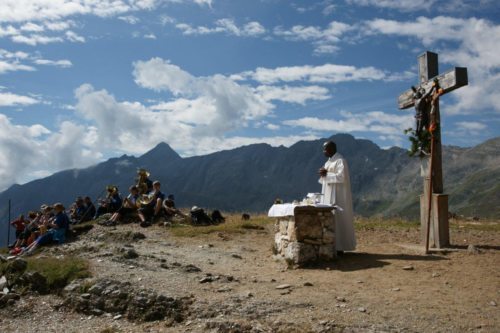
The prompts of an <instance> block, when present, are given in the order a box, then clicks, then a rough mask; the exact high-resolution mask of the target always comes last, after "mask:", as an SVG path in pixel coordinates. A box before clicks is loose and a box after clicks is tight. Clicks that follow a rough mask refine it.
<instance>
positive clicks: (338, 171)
mask: <svg viewBox="0 0 500 333" xmlns="http://www.w3.org/2000/svg"><path fill="white" fill-rule="evenodd" d="M324 168H325V169H326V170H327V174H326V176H325V177H320V179H319V183H320V184H321V185H322V188H321V193H322V194H323V203H324V204H330V205H337V206H339V207H340V209H337V210H336V211H335V242H336V249H337V251H353V250H355V249H356V236H355V235H354V223H353V220H354V214H353V211H352V194H351V181H350V178H349V167H348V166H347V162H346V160H345V159H344V158H343V157H342V155H340V154H339V153H335V155H333V156H332V157H330V158H329V159H328V161H326V163H325V166H324Z"/></svg>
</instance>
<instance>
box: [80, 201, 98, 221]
mask: <svg viewBox="0 0 500 333" xmlns="http://www.w3.org/2000/svg"><path fill="white" fill-rule="evenodd" d="M83 204H84V206H85V212H84V213H83V216H82V218H81V221H82V222H87V221H90V220H92V218H93V217H94V216H95V214H96V209H95V206H94V203H93V202H92V199H90V197H89V196H87V197H85V198H83Z"/></svg>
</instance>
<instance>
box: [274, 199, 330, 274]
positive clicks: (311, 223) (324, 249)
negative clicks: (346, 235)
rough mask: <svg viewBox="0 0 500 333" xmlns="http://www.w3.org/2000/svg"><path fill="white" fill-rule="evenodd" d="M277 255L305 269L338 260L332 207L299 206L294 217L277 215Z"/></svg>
mask: <svg viewBox="0 0 500 333" xmlns="http://www.w3.org/2000/svg"><path fill="white" fill-rule="evenodd" d="M275 231H276V234H275V241H274V250H275V254H276V255H278V256H280V257H282V258H284V259H285V260H286V261H287V263H288V264H289V265H294V266H295V265H296V266H303V265H306V264H308V263H315V262H319V261H331V260H333V259H335V258H336V257H337V251H336V249H335V215H334V210H333V207H315V206H296V207H295V208H294V209H293V216H291V215H287V216H277V220H276V224H275Z"/></svg>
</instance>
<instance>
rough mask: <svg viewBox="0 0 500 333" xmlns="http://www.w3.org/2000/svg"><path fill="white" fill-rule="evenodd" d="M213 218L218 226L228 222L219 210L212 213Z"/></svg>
mask: <svg viewBox="0 0 500 333" xmlns="http://www.w3.org/2000/svg"><path fill="white" fill-rule="evenodd" d="M211 217H212V221H213V222H214V223H217V224H218V223H224V222H226V218H225V217H224V216H222V214H221V212H220V211H219V210H217V209H216V210H214V211H213V212H212V216H211Z"/></svg>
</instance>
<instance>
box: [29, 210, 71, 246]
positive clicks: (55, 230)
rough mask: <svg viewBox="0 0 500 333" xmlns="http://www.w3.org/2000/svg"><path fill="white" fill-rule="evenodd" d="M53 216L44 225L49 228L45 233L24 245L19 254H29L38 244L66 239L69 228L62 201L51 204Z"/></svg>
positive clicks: (60, 241)
mask: <svg viewBox="0 0 500 333" xmlns="http://www.w3.org/2000/svg"><path fill="white" fill-rule="evenodd" d="M53 208H54V212H55V216H54V220H49V221H48V224H47V225H46V226H47V227H48V228H50V230H48V231H47V232H46V233H45V234H43V235H41V236H39V237H38V238H37V239H36V240H35V241H34V242H33V243H31V244H30V245H29V246H28V247H26V248H25V249H24V250H23V251H22V252H21V253H20V254H21V255H22V254H26V255H30V254H31V253H33V251H34V250H35V249H36V248H37V247H38V246H40V245H45V244H49V243H52V242H57V243H58V244H62V243H64V242H65V241H66V233H67V232H68V228H69V217H68V216H67V215H66V213H65V211H64V206H63V204H62V203H59V202H58V203H56V204H54V206H53Z"/></svg>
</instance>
